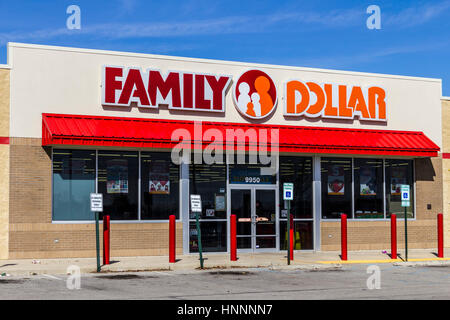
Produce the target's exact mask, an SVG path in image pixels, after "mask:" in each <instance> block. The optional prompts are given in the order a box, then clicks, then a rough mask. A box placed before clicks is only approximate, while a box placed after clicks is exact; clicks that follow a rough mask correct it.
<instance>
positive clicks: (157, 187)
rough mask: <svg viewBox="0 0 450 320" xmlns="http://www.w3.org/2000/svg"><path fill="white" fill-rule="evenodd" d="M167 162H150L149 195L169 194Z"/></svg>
mask: <svg viewBox="0 0 450 320" xmlns="http://www.w3.org/2000/svg"><path fill="white" fill-rule="evenodd" d="M169 170H170V168H169V162H167V161H164V162H162V161H161V162H152V163H151V164H150V174H149V193H150V194H170V171H169Z"/></svg>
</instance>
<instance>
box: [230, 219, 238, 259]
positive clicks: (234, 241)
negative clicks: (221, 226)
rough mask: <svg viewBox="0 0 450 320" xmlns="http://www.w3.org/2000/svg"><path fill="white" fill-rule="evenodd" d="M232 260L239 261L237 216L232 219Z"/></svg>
mask: <svg viewBox="0 0 450 320" xmlns="http://www.w3.org/2000/svg"><path fill="white" fill-rule="evenodd" d="M230 260H231V261H236V260H237V239H236V215H235V214H232V215H231V217H230Z"/></svg>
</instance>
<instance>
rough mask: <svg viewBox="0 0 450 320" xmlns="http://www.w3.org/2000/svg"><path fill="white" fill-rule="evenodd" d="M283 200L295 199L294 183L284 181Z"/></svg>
mask: <svg viewBox="0 0 450 320" xmlns="http://www.w3.org/2000/svg"><path fill="white" fill-rule="evenodd" d="M283 200H294V184H293V183H283Z"/></svg>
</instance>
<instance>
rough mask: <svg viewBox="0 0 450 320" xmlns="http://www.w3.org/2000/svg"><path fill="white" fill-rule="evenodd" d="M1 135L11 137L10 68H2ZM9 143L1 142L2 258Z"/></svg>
mask: <svg viewBox="0 0 450 320" xmlns="http://www.w3.org/2000/svg"><path fill="white" fill-rule="evenodd" d="M0 137H9V69H0ZM8 231H9V145H8V144H0V259H7V258H8V250H9V249H8V242H9V241H8V239H9V235H8Z"/></svg>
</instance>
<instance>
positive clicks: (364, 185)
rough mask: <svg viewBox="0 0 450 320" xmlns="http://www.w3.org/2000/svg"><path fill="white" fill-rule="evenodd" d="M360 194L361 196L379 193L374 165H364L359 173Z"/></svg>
mask: <svg viewBox="0 0 450 320" xmlns="http://www.w3.org/2000/svg"><path fill="white" fill-rule="evenodd" d="M359 185H360V188H359V194H360V195H361V196H376V195H377V190H376V188H377V176H376V170H375V168H373V167H369V166H362V167H361V169H360V173H359Z"/></svg>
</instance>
